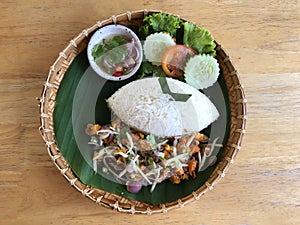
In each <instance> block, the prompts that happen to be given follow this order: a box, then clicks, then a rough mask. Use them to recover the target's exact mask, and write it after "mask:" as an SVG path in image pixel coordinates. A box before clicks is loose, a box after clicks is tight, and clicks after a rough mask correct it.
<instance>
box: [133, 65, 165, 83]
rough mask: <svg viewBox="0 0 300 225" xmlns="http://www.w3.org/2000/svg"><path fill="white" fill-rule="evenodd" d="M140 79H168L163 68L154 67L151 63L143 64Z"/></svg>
mask: <svg viewBox="0 0 300 225" xmlns="http://www.w3.org/2000/svg"><path fill="white" fill-rule="evenodd" d="M138 74H140V75H139V78H140V79H141V78H144V77H148V76H152V77H166V74H165V73H164V71H163V70H162V68H161V66H155V65H152V64H151V63H150V62H148V61H146V62H142V64H141V67H140V69H139V72H138Z"/></svg>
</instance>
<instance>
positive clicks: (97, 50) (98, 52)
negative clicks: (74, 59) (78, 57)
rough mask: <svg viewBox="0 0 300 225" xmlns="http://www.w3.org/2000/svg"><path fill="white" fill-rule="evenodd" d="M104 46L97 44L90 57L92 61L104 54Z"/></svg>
mask: <svg viewBox="0 0 300 225" xmlns="http://www.w3.org/2000/svg"><path fill="white" fill-rule="evenodd" d="M104 52H105V50H104V46H103V45H101V44H97V45H95V46H94V48H93V49H92V56H93V57H94V60H97V59H99V58H100V57H101V56H102V55H103V54H104Z"/></svg>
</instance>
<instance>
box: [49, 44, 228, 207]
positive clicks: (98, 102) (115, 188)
mask: <svg viewBox="0 0 300 225" xmlns="http://www.w3.org/2000/svg"><path fill="white" fill-rule="evenodd" d="M134 79H137V77H132V78H130V79H128V80H125V81H118V82H115V81H107V80H104V79H102V78H101V77H100V76H98V75H97V74H96V73H95V72H94V71H93V70H92V69H91V67H90V65H89V62H88V59H87V55H86V50H83V51H82V52H81V53H80V54H79V55H78V56H77V57H76V58H75V59H74V60H73V62H72V64H71V65H70V67H69V68H68V70H67V72H66V74H65V76H64V78H63V80H62V82H61V84H60V87H59V90H58V93H57V97H56V104H55V110H54V131H55V138H56V142H57V145H58V147H59V149H60V151H61V153H62V155H63V156H64V158H65V159H66V161H67V162H68V164H69V165H70V167H71V168H72V170H73V172H74V173H75V174H76V176H77V177H78V178H79V179H80V180H81V182H83V183H85V184H87V185H91V186H93V187H96V188H99V189H102V190H105V191H108V192H110V193H113V194H117V195H119V196H124V197H126V198H129V199H133V200H138V201H141V202H144V203H148V204H152V205H157V204H162V203H167V202H172V201H176V200H178V199H179V198H182V197H184V196H187V195H189V194H191V193H192V192H193V191H196V190H197V189H198V188H200V187H201V186H202V185H204V184H205V182H206V181H207V179H208V178H209V176H210V175H211V173H212V172H213V170H214V168H215V167H216V165H217V164H218V162H219V161H220V158H221V156H222V151H223V148H220V149H219V152H218V155H217V162H216V163H215V164H214V165H212V166H210V167H208V168H207V169H206V170H204V171H200V172H199V173H198V174H197V177H196V178H195V179H192V178H190V179H189V180H184V181H182V182H181V183H180V184H172V183H171V182H170V181H169V180H165V181H164V182H162V183H160V184H158V185H157V186H156V188H155V190H154V191H153V192H150V189H151V186H144V187H143V188H142V190H141V191H140V192H138V193H137V194H133V193H130V192H128V191H127V190H126V186H125V185H122V184H119V183H117V182H114V181H113V180H111V179H108V178H107V177H105V176H102V175H100V174H99V173H95V172H94V171H93V168H92V157H93V147H91V145H88V142H89V140H90V137H89V136H87V135H86V134H85V127H86V125H87V124H88V123H98V124H101V125H103V124H108V123H109V122H110V119H111V111H110V110H109V108H108V107H107V104H106V99H107V98H108V97H109V96H111V95H112V94H113V93H114V92H115V91H116V90H118V89H119V88H120V87H122V86H123V85H125V84H127V83H128V82H131V81H132V80H134ZM204 93H205V94H206V95H207V96H209V97H210V99H211V100H212V102H213V103H214V104H215V106H216V107H217V109H218V111H219V113H220V117H219V118H218V120H217V121H215V122H214V123H213V125H211V126H209V127H208V128H206V129H205V130H203V131H202V132H203V133H205V134H206V135H208V136H209V137H210V140H214V139H215V138H216V137H220V139H219V140H218V143H222V144H223V146H225V145H226V142H227V139H228V135H229V128H230V109H229V99H228V93H227V89H226V85H225V80H224V77H223V74H222V70H221V74H220V76H219V78H218V82H216V84H215V85H213V86H212V87H210V88H208V89H205V91H204ZM124 99H126V96H124Z"/></svg>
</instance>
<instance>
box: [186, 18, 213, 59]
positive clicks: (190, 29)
mask: <svg viewBox="0 0 300 225" xmlns="http://www.w3.org/2000/svg"><path fill="white" fill-rule="evenodd" d="M183 27H184V33H183V44H184V45H186V46H188V47H190V48H192V49H194V50H196V51H197V52H198V53H199V54H208V55H210V56H215V55H216V51H215V47H216V44H215V42H214V39H213V37H212V36H211V34H210V33H209V31H208V30H206V29H205V28H200V27H197V26H196V25H194V24H192V23H190V22H185V23H184V24H183Z"/></svg>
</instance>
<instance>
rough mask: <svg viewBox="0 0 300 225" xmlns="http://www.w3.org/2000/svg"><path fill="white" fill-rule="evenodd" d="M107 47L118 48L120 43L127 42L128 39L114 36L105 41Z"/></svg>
mask: <svg viewBox="0 0 300 225" xmlns="http://www.w3.org/2000/svg"><path fill="white" fill-rule="evenodd" d="M103 43H104V46H105V48H107V49H113V48H117V47H119V46H120V45H124V44H126V40H125V39H124V38H122V37H121V36H114V37H113V38H112V39H111V40H109V41H105V40H104V41H103Z"/></svg>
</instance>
